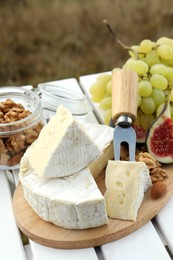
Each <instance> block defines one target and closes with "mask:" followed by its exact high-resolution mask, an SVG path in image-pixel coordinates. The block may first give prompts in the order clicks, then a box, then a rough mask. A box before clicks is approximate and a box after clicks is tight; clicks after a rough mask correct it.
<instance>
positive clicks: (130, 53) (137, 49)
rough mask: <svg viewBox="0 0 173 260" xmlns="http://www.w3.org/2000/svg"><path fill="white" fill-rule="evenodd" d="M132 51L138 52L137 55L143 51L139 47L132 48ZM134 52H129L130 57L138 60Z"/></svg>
mask: <svg viewBox="0 0 173 260" xmlns="http://www.w3.org/2000/svg"><path fill="white" fill-rule="evenodd" d="M131 49H132V50H134V51H136V53H139V52H140V51H141V50H140V46H139V45H133V46H131ZM132 50H130V51H129V55H130V56H131V57H132V58H136V55H135V53H134V52H133V51H132Z"/></svg>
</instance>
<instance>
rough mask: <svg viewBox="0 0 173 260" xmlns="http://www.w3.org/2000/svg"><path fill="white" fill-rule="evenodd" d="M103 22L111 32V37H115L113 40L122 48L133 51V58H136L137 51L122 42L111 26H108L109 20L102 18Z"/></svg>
mask: <svg viewBox="0 0 173 260" xmlns="http://www.w3.org/2000/svg"><path fill="white" fill-rule="evenodd" d="M103 23H104V24H105V25H106V27H107V29H108V30H109V32H110V33H111V34H112V36H113V38H114V39H115V41H116V42H117V43H118V44H120V46H121V47H123V49H125V50H130V51H132V52H133V53H134V55H135V58H136V59H138V54H139V53H138V52H137V51H136V50H134V49H133V48H131V47H130V46H128V45H126V44H124V43H123V42H122V41H121V40H120V39H119V38H118V37H117V35H116V33H115V32H114V31H113V30H112V27H111V26H110V24H109V22H108V21H107V20H106V19H104V20H103Z"/></svg>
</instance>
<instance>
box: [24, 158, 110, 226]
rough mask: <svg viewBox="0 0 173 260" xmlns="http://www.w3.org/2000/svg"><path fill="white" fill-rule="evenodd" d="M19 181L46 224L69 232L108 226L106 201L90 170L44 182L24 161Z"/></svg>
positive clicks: (46, 179)
mask: <svg viewBox="0 0 173 260" xmlns="http://www.w3.org/2000/svg"><path fill="white" fill-rule="evenodd" d="M19 179H20V182H21V183H22V186H23V191H24V197H25V199H26V201H27V202H28V204H29V205H30V206H31V207H32V208H33V210H34V211H35V212H36V213H37V214H38V215H39V216H40V218H42V219H44V220H45V221H48V222H52V223H54V224H55V225H58V226H60V227H64V228H69V229H86V228H93V227H97V226H101V225H104V224H107V223H108V218H107V213H106V206H105V200H104V197H103V195H102V194H101V192H100V191H99V189H98V187H97V184H96V183H95V181H94V178H93V177H92V174H91V173H90V171H89V169H88V168H85V169H83V170H82V171H81V172H79V173H76V174H74V175H72V176H68V177H64V178H55V179H52V178H51V179H49V178H42V177H40V176H38V175H37V174H36V172H35V171H34V170H33V169H32V168H31V167H30V164H29V162H28V160H27V158H26V157H23V158H22V161H21V167H20V173H19Z"/></svg>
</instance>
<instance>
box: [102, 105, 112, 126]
mask: <svg viewBox="0 0 173 260" xmlns="http://www.w3.org/2000/svg"><path fill="white" fill-rule="evenodd" d="M111 117H112V109H108V110H106V112H105V114H104V123H105V124H106V125H109V123H110V120H111Z"/></svg>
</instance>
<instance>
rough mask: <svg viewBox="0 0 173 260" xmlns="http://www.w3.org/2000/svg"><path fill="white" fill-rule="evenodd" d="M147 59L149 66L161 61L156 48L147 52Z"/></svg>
mask: <svg viewBox="0 0 173 260" xmlns="http://www.w3.org/2000/svg"><path fill="white" fill-rule="evenodd" d="M145 61H146V63H147V64H148V66H149V67H151V66H153V65H154V64H158V63H160V59H159V56H158V53H157V51H156V50H152V51H150V52H149V53H147V55H146V57H145Z"/></svg>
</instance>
